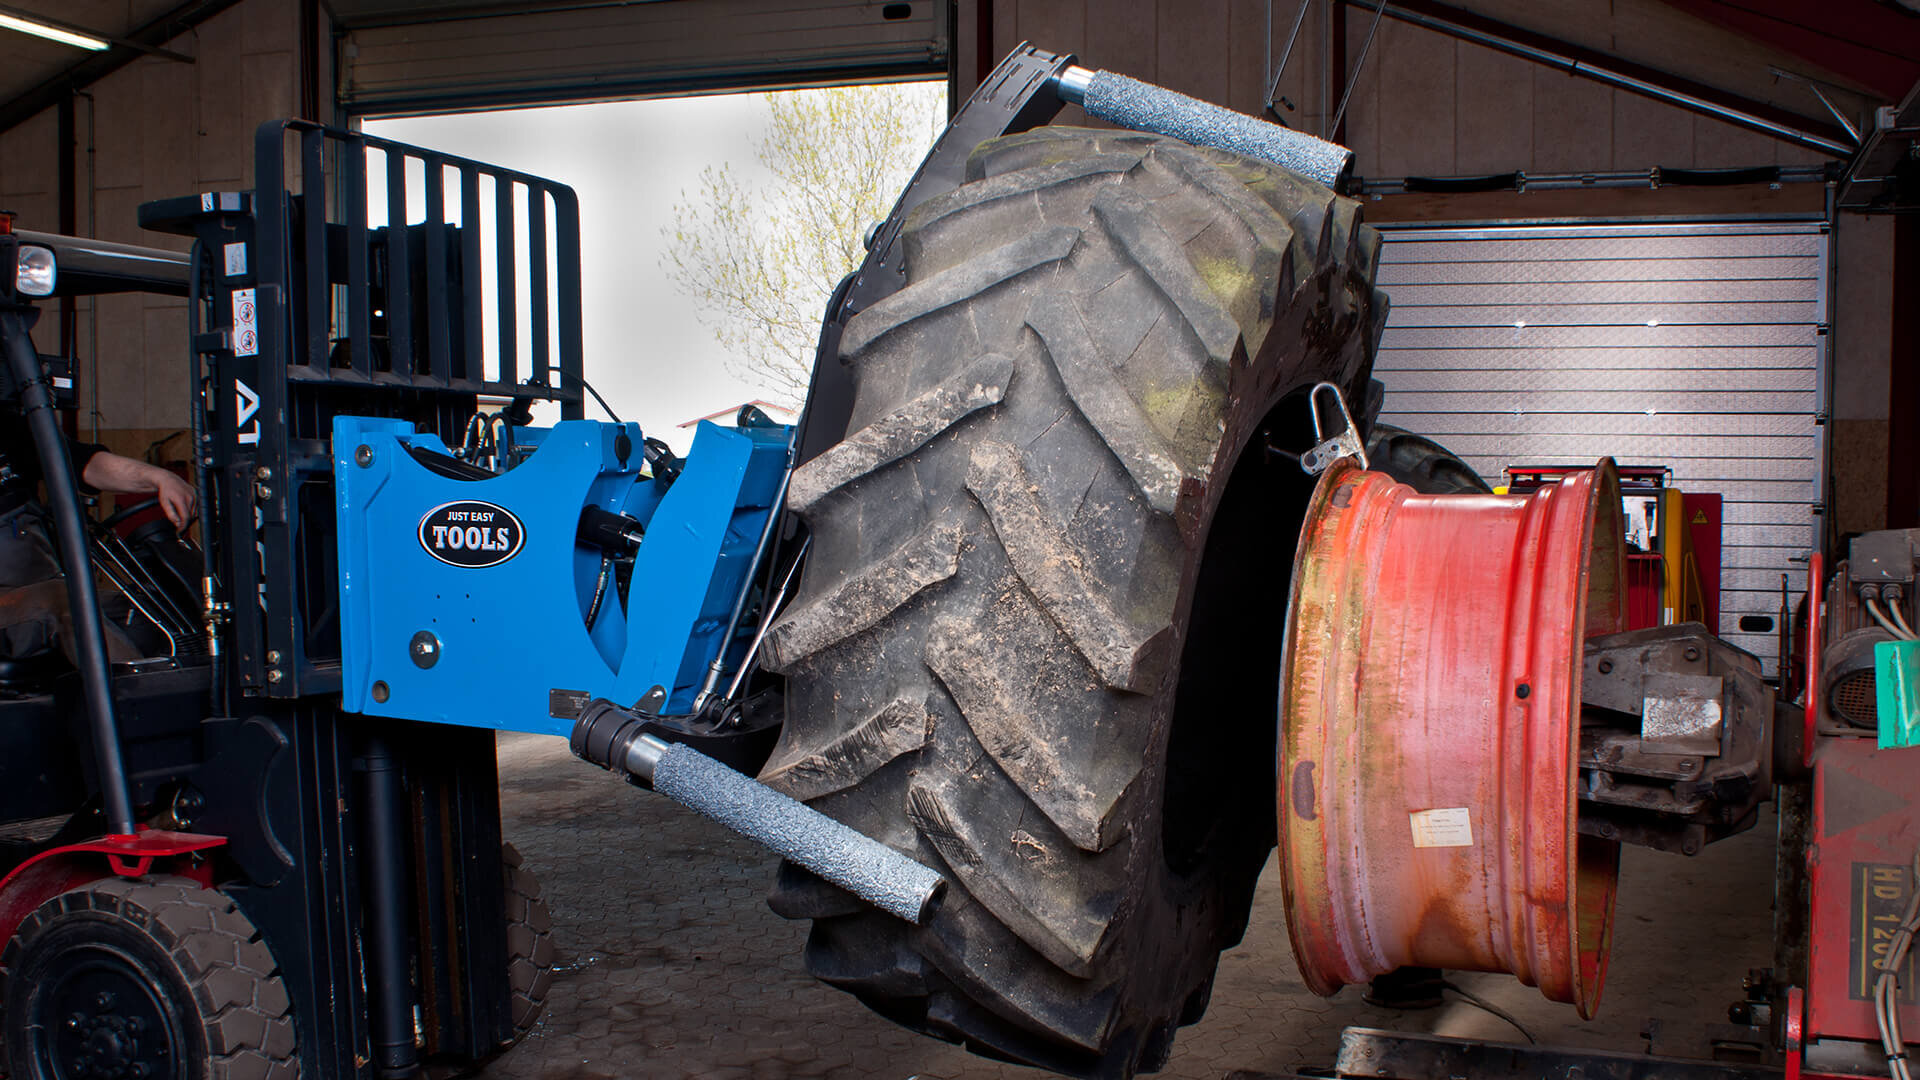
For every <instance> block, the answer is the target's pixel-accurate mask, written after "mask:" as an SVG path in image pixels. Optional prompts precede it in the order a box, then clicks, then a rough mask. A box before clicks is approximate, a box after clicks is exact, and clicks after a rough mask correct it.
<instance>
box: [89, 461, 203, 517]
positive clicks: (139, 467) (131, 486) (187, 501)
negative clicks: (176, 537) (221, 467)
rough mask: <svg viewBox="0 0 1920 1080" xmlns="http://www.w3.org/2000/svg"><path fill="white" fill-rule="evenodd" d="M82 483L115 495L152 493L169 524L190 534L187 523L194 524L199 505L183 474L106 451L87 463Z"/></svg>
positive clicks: (191, 487)
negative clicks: (195, 510) (192, 522)
mask: <svg viewBox="0 0 1920 1080" xmlns="http://www.w3.org/2000/svg"><path fill="white" fill-rule="evenodd" d="M80 479H81V480H83V481H85V482H86V483H87V484H90V485H92V486H93V487H95V488H98V489H99V490H101V491H110V492H113V493H114V494H115V495H144V494H146V493H147V492H152V493H153V494H154V496H155V497H156V498H158V499H159V500H160V510H161V512H162V513H164V514H166V515H167V520H168V521H171V522H173V527H174V528H176V529H178V530H180V531H181V532H183V533H184V532H186V531H187V523H188V522H190V521H192V520H193V511H194V508H195V507H196V506H197V505H199V502H200V498H199V496H198V495H196V494H195V493H194V490H193V485H192V484H189V483H187V482H186V481H185V480H182V479H180V474H178V473H175V472H172V471H170V470H167V469H163V468H161V467H160V466H158V465H149V464H147V463H146V462H144V461H135V460H134V459H132V458H130V457H122V456H120V455H119V454H115V453H111V452H108V451H105V450H102V451H100V452H99V453H97V454H95V455H93V456H92V457H91V458H88V459H87V465H86V468H85V469H84V470H82V472H81V474H80Z"/></svg>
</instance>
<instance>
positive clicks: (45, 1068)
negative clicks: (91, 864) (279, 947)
mask: <svg viewBox="0 0 1920 1080" xmlns="http://www.w3.org/2000/svg"><path fill="white" fill-rule="evenodd" d="M0 1000H4V1002H5V1028H4V1030H5V1033H6V1038H5V1043H6V1063H7V1067H8V1070H9V1072H10V1074H11V1077H12V1080H54V1078H57V1077H71V1076H87V1075H100V1076H107V1075H114V1076H126V1077H132V1076H143V1075H144V1076H148V1077H151V1078H152V1080H169V1078H178V1080H202V1078H206V1080H295V1078H297V1077H298V1076H299V1075H300V1061H299V1058H298V1057H297V1056H296V1053H295V1036H294V1022H293V1014H292V1006H291V1003H290V1000H289V998H288V996H287V989H286V986H285V985H284V984H283V983H282V982H281V979H280V975H279V971H278V967H277V965H276V964H275V962H274V959H273V954H272V953H271V952H270V951H269V950H268V949H267V945H266V943H265V942H264V941H262V940H261V938H260V933H259V931H258V930H256V929H255V928H254V925H253V923H252V922H250V921H249V920H248V919H247V917H246V916H245V915H244V914H242V913H241V912H240V910H239V908H238V907H236V906H235V905H234V903H233V901H232V900H230V899H228V898H227V896H226V895H225V894H223V893H221V892H219V891H218V890H215V889H207V888H202V887H201V886H200V885H199V883H197V882H194V881H191V880H189V879H187V878H180V877H169V876H152V877H138V878H103V879H101V880H98V881H93V882H89V883H88V884H86V885H82V886H80V887H78V888H75V889H71V890H69V891H67V892H64V893H61V894H60V895H58V896H56V897H54V898H53V899H51V900H48V901H46V902H45V903H43V904H41V905H40V906H39V907H38V908H36V909H35V910H34V911H33V912H32V913H31V914H29V915H28V916H27V917H26V919H25V920H23V921H22V922H21V924H20V928H19V929H18V931H16V932H15V934H14V936H13V938H12V940H10V941H9V942H7V944H6V948H5V950H4V952H0ZM135 1065H139V1066H142V1067H143V1068H144V1071H141V1070H138V1069H135V1068H134V1067H133V1066H135ZM114 1066H119V1067H120V1071H117V1072H116V1071H112V1069H113V1067H114Z"/></svg>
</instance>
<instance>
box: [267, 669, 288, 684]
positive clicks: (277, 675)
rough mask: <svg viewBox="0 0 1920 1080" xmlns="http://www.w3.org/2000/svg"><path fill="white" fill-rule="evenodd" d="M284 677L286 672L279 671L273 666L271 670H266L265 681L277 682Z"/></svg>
mask: <svg viewBox="0 0 1920 1080" xmlns="http://www.w3.org/2000/svg"><path fill="white" fill-rule="evenodd" d="M286 677H287V673H286V672H284V671H281V670H280V669H279V668H273V669H272V670H270V671H268V672H267V681H268V682H270V683H277V682H279V681H280V680H282V679H284V678H286Z"/></svg>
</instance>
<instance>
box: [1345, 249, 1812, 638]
mask: <svg viewBox="0 0 1920 1080" xmlns="http://www.w3.org/2000/svg"><path fill="white" fill-rule="evenodd" d="M1382 233H1383V235H1384V236H1385V238H1386V243H1385V244H1384V246H1383V251H1382V255H1381V266H1380V276H1379V281H1380V284H1381V286H1382V287H1383V288H1385V289H1386V290H1387V292H1388V294H1389V295H1390V296H1391V297H1392V300H1393V307H1392V312H1391V314H1390V316H1389V318H1388V320H1387V330H1386V335H1385V337H1384V338H1383V340H1382V342H1381V346H1380V355H1379V360H1378V362H1377V365H1376V376H1377V377H1378V378H1379V379H1380V380H1381V382H1383V383H1385V384H1386V387H1387V395H1386V405H1385V409H1384V411H1383V413H1382V415H1381V418H1382V419H1384V420H1386V421H1387V422H1389V423H1394V424H1399V425H1400V426H1402V427H1405V428H1408V429H1411V430H1413V431H1417V432H1420V433H1421V434H1424V435H1429V436H1431V437H1433V438H1435V439H1438V440H1439V441H1440V442H1442V443H1445V444H1446V445H1447V447H1448V448H1449V449H1451V450H1453V451H1454V452H1455V453H1457V454H1459V455H1461V456H1462V457H1463V458H1465V459H1466V460H1467V462H1468V463H1469V464H1471V465H1472V466H1473V467H1474V468H1475V469H1476V470H1477V471H1479V473H1480V475H1481V476H1482V477H1484V478H1485V479H1486V480H1487V481H1488V482H1489V483H1492V484H1499V483H1501V482H1502V476H1501V473H1502V471H1503V470H1504V469H1506V468H1507V467H1508V466H1510V465H1514V464H1533V465H1542V464H1561V465H1564V464H1578V463H1582V462H1590V461H1594V460H1597V459H1598V458H1600V457H1601V456H1602V455H1609V454H1610V455H1612V456H1613V457H1614V459H1615V460H1617V461H1619V462H1620V463H1621V464H1627V465H1666V466H1670V467H1671V468H1672V469H1673V481H1674V483H1675V484H1676V485H1678V486H1679V487H1680V488H1681V489H1683V490H1686V491H1709V492H1719V493H1720V494H1721V495H1722V496H1723V497H1724V498H1725V524H1724V528H1723V533H1722V539H1723V543H1724V550H1723V558H1722V566H1723V567H1724V569H1723V573H1722V577H1721V588H1722V592H1721V602H1720V630H1721V632H1722V634H1723V635H1724V636H1726V637H1727V638H1729V639H1730V640H1732V641H1734V642H1735V643H1737V644H1739V645H1740V646H1741V647H1743V648H1745V649H1747V650H1748V651H1750V652H1753V653H1755V654H1756V655H1758V656H1760V657H1761V658H1763V660H1764V661H1765V662H1766V667H1767V671H1768V673H1769V674H1772V673H1773V670H1774V667H1775V657H1776V654H1777V652H1778V651H1779V650H1778V645H1777V640H1776V638H1775V636H1774V635H1773V634H1771V633H1764V632H1762V633H1754V632H1742V631H1741V628H1740V618H1741V616H1743V615H1755V616H1774V615H1776V614H1777V612H1778V611H1779V607H1780V575H1781V574H1782V573H1785V574H1787V575H1788V580H1789V585H1790V587H1791V588H1792V589H1793V590H1794V592H1795V594H1796V595H1797V594H1798V593H1799V591H1800V590H1801V589H1803V588H1804V586H1805V577H1806V564H1805V561H1804V560H1805V558H1806V552H1807V550H1808V548H1809V546H1810V545H1811V544H1812V543H1813V542H1814V540H1815V537H1816V529H1815V523H1816V522H1817V521H1818V520H1819V519H1818V517H1816V516H1815V504H1817V503H1818V502H1819V500H1820V494H1819V493H1820V491H1821V487H1822V485H1821V477H1822V476H1823V475H1824V473H1823V464H1822V463H1823V460H1824V439H1823V433H1824V430H1825V429H1824V428H1823V427H1821V426H1820V425H1819V423H1818V422H1817V419H1816V418H1817V417H1818V416H1819V415H1820V414H1821V413H1822V412H1823V411H1824V410H1825V407H1826V406H1825V395H1824V390H1823V386H1824V372H1825V357H1824V349H1825V344H1826V340H1827V339H1826V335H1825V333H1824V332H1823V330H1824V326H1825V324H1826V322H1827V312H1826V283H1827V275H1826V267H1827V242H1828V240H1827V235H1826V227H1825V225H1824V224H1822V223H1819V222H1810V223H1786V224H1781V223H1768V224H1724V223H1715V224H1681V225H1619V226H1550V227H1457V228H1440V229H1435V228H1417V229H1416V228H1386V229H1383V230H1382Z"/></svg>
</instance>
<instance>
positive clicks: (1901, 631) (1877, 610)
mask: <svg viewBox="0 0 1920 1080" xmlns="http://www.w3.org/2000/svg"><path fill="white" fill-rule="evenodd" d="M1866 606H1867V614H1868V615H1871V616H1872V617H1873V621H1874V622H1877V623H1879V624H1880V629H1882V630H1885V631H1886V632H1887V633H1889V634H1892V635H1893V636H1894V637H1896V638H1899V639H1900V640H1901V641H1912V640H1914V635H1913V631H1911V630H1908V629H1906V627H1905V622H1904V620H1903V621H1902V623H1901V625H1899V626H1895V625H1894V624H1893V623H1892V622H1891V621H1890V620H1888V618H1887V613H1886V609H1885V608H1883V607H1881V606H1880V601H1878V600H1876V599H1874V598H1873V597H1871V596H1869V597H1867V598H1866Z"/></svg>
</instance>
